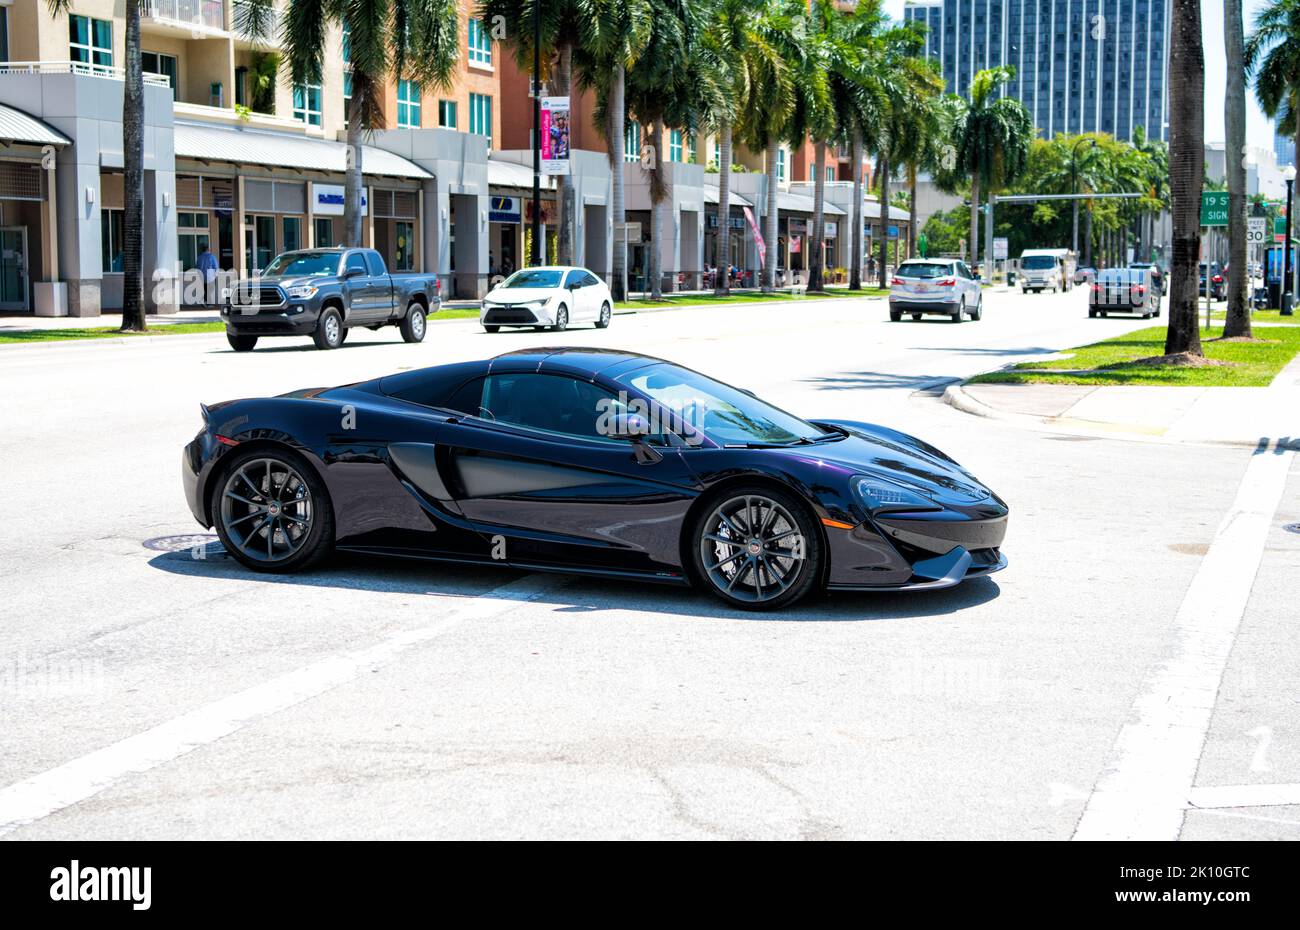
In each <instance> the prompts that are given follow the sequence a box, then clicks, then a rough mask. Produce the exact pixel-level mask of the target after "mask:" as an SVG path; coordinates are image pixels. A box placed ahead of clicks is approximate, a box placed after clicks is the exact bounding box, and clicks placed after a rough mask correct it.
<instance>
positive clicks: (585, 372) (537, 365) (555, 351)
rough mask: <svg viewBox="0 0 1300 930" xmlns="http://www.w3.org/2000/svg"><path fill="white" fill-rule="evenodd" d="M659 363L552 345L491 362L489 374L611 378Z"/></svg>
mask: <svg viewBox="0 0 1300 930" xmlns="http://www.w3.org/2000/svg"><path fill="white" fill-rule="evenodd" d="M661 362H663V359H661V358H655V357H654V356H651V355H641V354H640V353H638V352H628V351H625V350H623V349H597V348H592V347H590V346H555V347H545V348H536V349H518V350H516V351H513V352H505V353H503V354H501V355H498V356H496V357H495V358H493V359H491V360H490V361H489V363H488V366H489V367H488V370H489V371H537V372H552V373H557V374H559V373H563V374H569V375H576V376H578V377H581V378H594V377H595V376H596V375H604V376H605V377H607V378H614V377H617V376H618V375H621V374H624V373H625V372H628V371H632V370H634V369H637V368H643V367H645V366H646V365H654V364H658V363H661Z"/></svg>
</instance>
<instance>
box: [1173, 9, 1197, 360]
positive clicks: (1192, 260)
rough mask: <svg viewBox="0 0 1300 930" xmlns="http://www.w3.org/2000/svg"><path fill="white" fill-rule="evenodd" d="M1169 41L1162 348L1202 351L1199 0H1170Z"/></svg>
mask: <svg viewBox="0 0 1300 930" xmlns="http://www.w3.org/2000/svg"><path fill="white" fill-rule="evenodd" d="M1172 8H1173V17H1172V23H1171V25H1170V30H1169V33H1170V44H1169V194H1170V214H1171V216H1172V220H1173V248H1172V251H1173V261H1172V263H1171V264H1170V268H1169V286H1170V291H1169V329H1168V331H1167V333H1166V335H1165V354H1166V355H1173V354H1175V353H1180V352H1187V353H1190V354H1192V355H1201V354H1202V352H1201V333H1200V326H1199V324H1198V321H1197V316H1196V292H1197V290H1198V267H1197V266H1198V262H1199V261H1200V257H1201V256H1200V251H1201V225H1200V224H1201V216H1200V214H1201V187H1202V185H1203V184H1204V182H1205V56H1204V52H1203V50H1202V48H1201V0H1172Z"/></svg>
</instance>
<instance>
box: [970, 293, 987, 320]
mask: <svg viewBox="0 0 1300 930" xmlns="http://www.w3.org/2000/svg"><path fill="white" fill-rule="evenodd" d="M970 318H971V319H972V320H974V321H975V322H977V323H978V322H979V321H980V320H982V319H984V295H983V294H980V297H979V301H978V302H977V303H976V304H975V309H974V310H972V311H971V312H970Z"/></svg>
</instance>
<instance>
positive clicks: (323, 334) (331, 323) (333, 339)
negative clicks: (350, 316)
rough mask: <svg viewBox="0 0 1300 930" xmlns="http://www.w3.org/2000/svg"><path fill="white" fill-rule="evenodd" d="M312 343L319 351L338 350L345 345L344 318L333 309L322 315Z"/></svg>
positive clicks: (313, 334)
mask: <svg viewBox="0 0 1300 930" xmlns="http://www.w3.org/2000/svg"><path fill="white" fill-rule="evenodd" d="M311 338H312V341H313V342H315V343H316V348H318V349H337V348H338V347H339V346H341V345H343V317H341V316H340V315H339V312H338V311H337V310H335V309H334V308H333V307H330V308H329V309H328V310H326V311H325V312H324V313H322V314H321V315H320V319H319V320H317V321H316V332H314V333H312V337H311Z"/></svg>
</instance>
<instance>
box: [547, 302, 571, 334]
mask: <svg viewBox="0 0 1300 930" xmlns="http://www.w3.org/2000/svg"><path fill="white" fill-rule="evenodd" d="M568 328H569V308H568V307H566V306H564V304H560V306H559V309H557V310H556V311H555V322H554V323H552V324H551V332H553V333H562V332H564V331H565V330H566V329H568Z"/></svg>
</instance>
